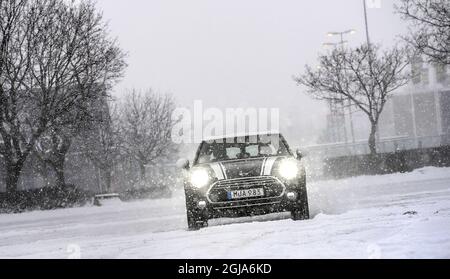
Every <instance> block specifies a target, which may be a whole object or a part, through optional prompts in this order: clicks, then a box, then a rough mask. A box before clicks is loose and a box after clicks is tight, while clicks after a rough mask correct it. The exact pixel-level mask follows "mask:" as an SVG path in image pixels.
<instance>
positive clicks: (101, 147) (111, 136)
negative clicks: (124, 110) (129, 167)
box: [80, 104, 123, 191]
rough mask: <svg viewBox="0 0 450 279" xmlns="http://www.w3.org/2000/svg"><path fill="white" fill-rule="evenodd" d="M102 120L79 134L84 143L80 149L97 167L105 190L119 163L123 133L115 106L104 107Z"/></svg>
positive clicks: (107, 189)
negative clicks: (102, 178) (101, 174)
mask: <svg viewBox="0 0 450 279" xmlns="http://www.w3.org/2000/svg"><path fill="white" fill-rule="evenodd" d="M104 110H105V112H104V114H103V115H104V117H103V119H102V120H99V121H97V122H94V123H93V125H92V126H91V128H90V129H85V130H84V131H83V132H82V133H81V136H82V138H83V140H84V144H82V145H81V146H80V150H81V151H82V152H83V153H84V154H85V155H86V156H87V157H88V158H89V159H90V160H91V162H92V163H93V164H94V165H95V166H96V167H97V168H99V169H100V170H101V171H102V173H103V174H104V177H105V184H106V191H109V190H110V189H111V181H112V174H113V170H114V167H115V166H116V165H117V164H119V163H120V158H121V157H122V149H123V134H122V129H121V126H120V118H119V113H118V109H117V106H116V105H115V104H110V105H109V106H108V105H107V106H105V107H104Z"/></svg>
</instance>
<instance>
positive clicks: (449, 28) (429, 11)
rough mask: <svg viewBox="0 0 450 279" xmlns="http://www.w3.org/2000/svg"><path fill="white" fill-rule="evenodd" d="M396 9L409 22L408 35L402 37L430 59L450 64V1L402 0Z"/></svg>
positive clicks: (430, 60)
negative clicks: (409, 33)
mask: <svg viewBox="0 0 450 279" xmlns="http://www.w3.org/2000/svg"><path fill="white" fill-rule="evenodd" d="M396 11H397V12H398V13H399V14H400V15H401V16H402V17H403V19H404V20H406V21H408V22H410V24H411V26H410V32H411V35H410V36H407V37H405V38H404V39H405V40H406V41H407V42H408V43H410V44H411V45H412V46H413V47H414V48H415V49H417V50H418V51H419V53H421V54H424V55H425V56H426V57H428V60H429V62H435V63H438V64H443V65H449V64H450V43H449V42H450V1H448V0H401V3H400V5H396Z"/></svg>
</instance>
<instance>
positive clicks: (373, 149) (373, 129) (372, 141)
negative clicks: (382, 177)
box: [369, 122, 378, 155]
mask: <svg viewBox="0 0 450 279" xmlns="http://www.w3.org/2000/svg"><path fill="white" fill-rule="evenodd" d="M377 126H378V123H377V122H371V126H370V135H369V150H370V154H371V155H375V154H377V137H376V134H377Z"/></svg>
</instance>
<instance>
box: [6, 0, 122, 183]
mask: <svg viewBox="0 0 450 279" xmlns="http://www.w3.org/2000/svg"><path fill="white" fill-rule="evenodd" d="M25 2H26V4H24V8H23V9H21V10H20V12H19V14H18V16H17V18H16V19H15V24H16V25H17V28H16V30H15V31H14V32H12V34H11V38H12V39H10V42H11V43H10V44H9V47H8V51H7V52H6V55H5V56H6V59H5V61H6V63H4V70H3V71H2V72H1V74H2V79H4V80H5V82H4V83H3V84H2V85H0V86H2V91H0V94H2V95H1V97H2V105H3V110H2V111H0V112H1V114H3V117H2V118H1V119H0V120H2V124H3V125H0V133H1V135H2V138H3V142H4V145H5V148H4V149H2V150H3V151H4V157H5V158H6V159H5V163H6V165H7V176H8V180H7V188H8V190H9V191H14V190H15V188H16V185H17V180H18V178H19V176H20V172H21V170H22V167H23V164H24V162H25V160H26V158H27V157H28V155H29V154H30V152H31V151H32V149H33V147H34V146H35V143H36V141H37V140H38V139H39V138H40V137H41V136H43V135H44V133H48V134H50V136H51V137H54V138H55V139H56V138H58V143H57V144H56V142H55V145H54V147H55V150H54V153H55V154H54V155H55V156H53V157H52V159H49V160H51V161H52V162H53V163H54V165H55V167H56V170H57V173H58V174H59V175H61V176H60V180H62V182H61V183H63V180H64V179H63V169H64V158H65V154H66V153H67V150H68V149H69V147H70V141H68V140H69V139H71V138H72V137H73V133H74V131H78V129H79V127H78V126H79V125H80V123H84V122H85V121H86V120H87V119H89V118H90V117H92V112H93V111H95V107H93V106H92V104H93V103H96V102H97V101H98V100H100V99H102V98H104V97H105V96H104V93H105V92H106V90H105V87H107V86H108V85H110V83H111V82H113V81H114V80H116V79H117V78H118V77H120V76H121V74H122V72H123V69H124V67H125V63H124V60H123V59H124V55H123V53H122V52H121V50H120V48H119V47H118V46H117V44H116V43H115V41H114V40H112V39H110V38H109V37H108V33H107V29H106V26H105V25H104V23H103V22H102V18H101V15H100V14H99V13H97V12H96V11H95V7H94V5H93V4H92V3H91V2H81V3H80V4H76V2H74V1H71V2H67V1H63V0H32V1H25ZM5 127H6V128H5ZM61 139H62V140H63V141H64V143H63V144H61V143H60V140H61Z"/></svg>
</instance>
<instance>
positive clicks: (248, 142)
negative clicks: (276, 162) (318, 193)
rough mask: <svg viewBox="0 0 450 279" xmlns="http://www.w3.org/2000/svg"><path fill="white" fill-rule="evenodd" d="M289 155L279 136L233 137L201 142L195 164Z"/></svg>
mask: <svg viewBox="0 0 450 279" xmlns="http://www.w3.org/2000/svg"><path fill="white" fill-rule="evenodd" d="M289 154H290V152H289V148H288V146H287V145H286V143H285V141H284V140H283V138H282V137H281V136H280V135H268V136H261V135H259V136H247V137H233V138H223V139H218V140H212V141H205V142H203V143H202V144H201V146H200V149H199V151H198V154H197V160H196V162H195V163H197V164H203V163H212V162H218V161H227V160H239V159H249V158H258V157H270V156H280V155H281V156H282V155H289Z"/></svg>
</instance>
